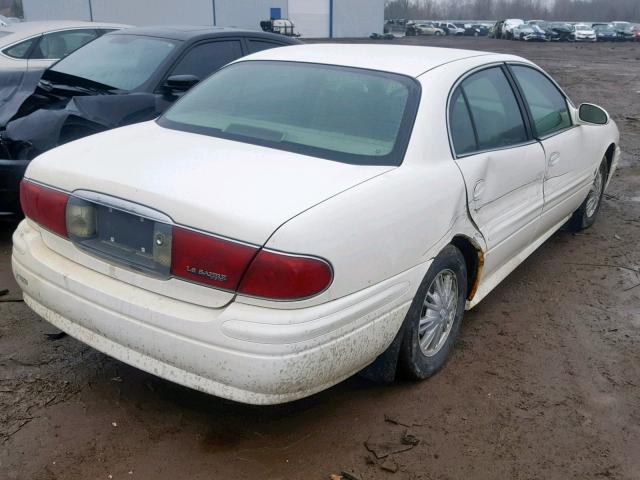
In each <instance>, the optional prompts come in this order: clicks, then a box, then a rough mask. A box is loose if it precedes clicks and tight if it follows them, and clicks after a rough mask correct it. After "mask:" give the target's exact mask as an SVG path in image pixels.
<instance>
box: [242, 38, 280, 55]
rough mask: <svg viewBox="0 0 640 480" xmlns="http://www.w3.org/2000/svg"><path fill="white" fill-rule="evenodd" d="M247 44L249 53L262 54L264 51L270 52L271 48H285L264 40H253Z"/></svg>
mask: <svg viewBox="0 0 640 480" xmlns="http://www.w3.org/2000/svg"><path fill="white" fill-rule="evenodd" d="M247 43H248V44H249V53H256V52H261V51H262V50H269V49H270V48H276V47H282V46H283V45H282V44H281V43H273V42H265V41H264V40H253V39H250V40H248V41H247Z"/></svg>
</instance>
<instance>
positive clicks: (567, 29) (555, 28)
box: [543, 22, 574, 42]
mask: <svg viewBox="0 0 640 480" xmlns="http://www.w3.org/2000/svg"><path fill="white" fill-rule="evenodd" d="M543 28H545V29H547V30H550V31H551V41H559V42H572V41H574V38H573V32H574V28H573V25H571V24H570V23H566V22H549V23H548V24H546V25H545V26H544V27H543Z"/></svg>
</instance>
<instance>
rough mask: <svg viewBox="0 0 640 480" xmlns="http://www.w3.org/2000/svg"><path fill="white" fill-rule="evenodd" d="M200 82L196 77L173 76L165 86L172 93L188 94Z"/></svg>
mask: <svg viewBox="0 0 640 480" xmlns="http://www.w3.org/2000/svg"><path fill="white" fill-rule="evenodd" d="M199 81H200V79H199V78H198V77H196V76H195V75H171V76H170V77H169V78H167V81H166V82H165V84H164V86H165V88H167V89H168V90H171V91H172V92H186V91H187V90H189V89H190V88H191V87H193V86H194V85H195V84H197V83H198V82H199Z"/></svg>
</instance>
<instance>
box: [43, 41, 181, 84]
mask: <svg viewBox="0 0 640 480" xmlns="http://www.w3.org/2000/svg"><path fill="white" fill-rule="evenodd" d="M177 45H178V42H176V41H174V40H167V39H164V38H156V37H144V36H138V35H121V34H116V35H104V36H102V37H100V38H98V39H96V40H95V41H93V42H91V43H89V44H87V45H86V46H85V47H84V48H81V49H79V50H77V51H76V52H74V53H73V55H69V56H68V57H65V58H63V59H62V60H60V61H59V62H58V63H56V64H55V65H54V66H53V67H51V69H50V70H49V71H50V72H54V73H60V74H65V75H71V76H74V77H79V78H84V79H87V80H90V81H92V82H96V83H100V84H102V85H105V86H107V87H110V88H115V89H119V90H124V91H131V90H134V89H136V88H138V87H139V86H141V85H142V84H144V83H145V82H146V81H147V80H149V78H151V76H152V75H153V74H154V73H155V72H156V70H157V69H158V68H159V66H160V65H161V64H162V63H163V62H164V61H165V60H166V59H167V57H168V56H169V55H170V54H171V53H172V52H173V50H174V49H175V48H176V47H177Z"/></svg>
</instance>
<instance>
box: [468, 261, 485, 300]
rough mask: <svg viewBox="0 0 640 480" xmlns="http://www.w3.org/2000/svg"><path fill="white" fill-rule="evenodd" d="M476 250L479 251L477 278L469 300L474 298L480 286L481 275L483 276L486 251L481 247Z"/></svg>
mask: <svg viewBox="0 0 640 480" xmlns="http://www.w3.org/2000/svg"><path fill="white" fill-rule="evenodd" d="M476 252H478V267H477V268H476V278H475V279H474V281H473V286H472V287H471V290H470V291H469V295H468V296H467V300H473V297H474V296H475V294H476V292H477V291H478V286H479V285H480V277H481V276H482V269H483V268H484V252H483V251H482V249H481V248H476Z"/></svg>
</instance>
